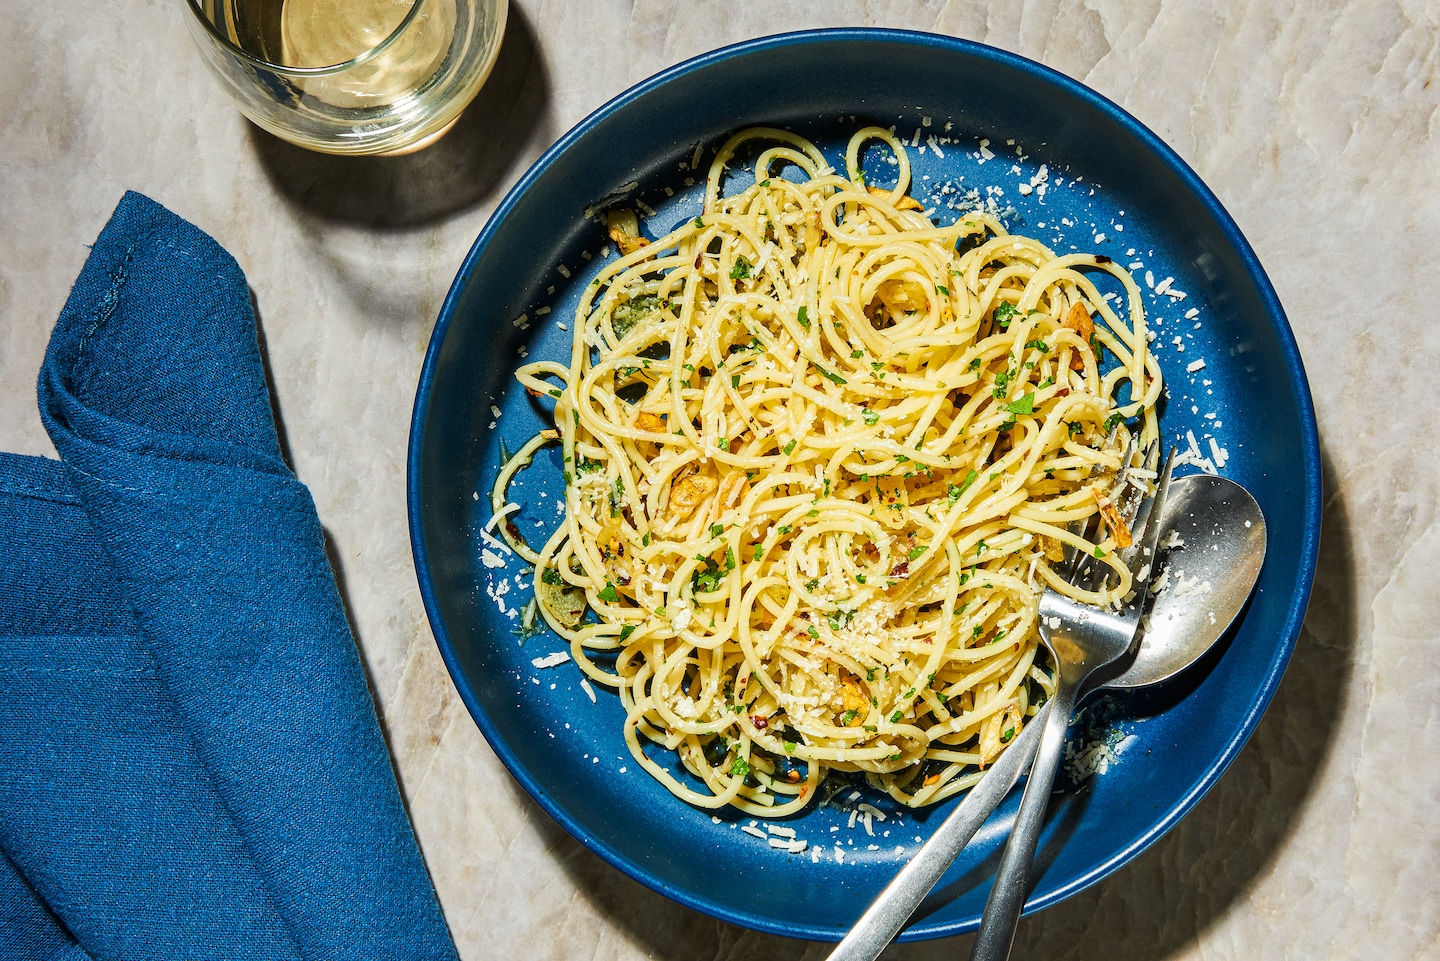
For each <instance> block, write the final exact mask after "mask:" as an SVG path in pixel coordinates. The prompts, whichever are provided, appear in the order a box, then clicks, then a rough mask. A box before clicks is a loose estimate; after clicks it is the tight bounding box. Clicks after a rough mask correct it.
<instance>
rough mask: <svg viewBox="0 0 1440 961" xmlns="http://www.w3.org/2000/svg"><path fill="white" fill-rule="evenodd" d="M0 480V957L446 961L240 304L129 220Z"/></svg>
mask: <svg viewBox="0 0 1440 961" xmlns="http://www.w3.org/2000/svg"><path fill="white" fill-rule="evenodd" d="M39 398H40V412H41V417H42V419H43V421H44V423H45V427H46V429H47V430H48V431H49V433H50V436H51V438H52V440H53V442H54V444H55V448H56V450H57V451H58V453H59V455H60V459H59V460H58V461H57V460H51V459H48V458H37V457H22V456H18V455H14V454H0V958H24V959H27V961H29V959H35V958H45V959H57V961H58V959H66V961H70V959H86V958H95V959H107V961H109V959H115V961H130V959H149V958H155V959H160V958H164V959H197V961H198V959H231V958H234V959H241V958H244V959H246V961H256V959H262V961H264V959H277V961H278V959H306V961H313V959H351V958H353V959H357V961H358V959H365V961H379V959H405V961H430V959H436V961H439V959H446V961H453V959H454V958H455V956H456V955H455V949H454V947H453V945H452V944H451V941H450V938H449V934H448V932H447V931H446V928H445V924H444V921H443V919H442V917H441V914H440V909H439V905H438V904H437V902H436V900H435V895H434V891H433V889H432V887H431V885H430V880H429V877H428V875H427V874H426V872H425V867H424V864H423V862H422V860H421V858H420V853H419V850H418V848H417V846H416V843H415V837H414V834H413V833H412V831H411V828H410V824H409V821H408V820H407V818H406V815H405V811H404V808H403V806H402V804H401V800H400V794H399V790H398V788H397V785H396V782H395V776H394V772H393V770H392V769H391V766H390V759H389V756H388V754H387V753H386V750H385V745H384V742H383V740H382V737H381V733H380V729H379V725H378V724H377V721H376V717H375V710H374V706H373V704H372V702H371V699H370V694H369V691H368V689H367V686H366V681H365V676H364V672H363V670H362V668H361V664H360V660H359V657H358V656H357V652H356V650H355V646H354V642H353V640H352V638H351V635H350V629H349V626H348V623H347V621H346V618H345V612H344V609H343V607H342V605H341V601H340V596H339V593H338V591H337V589H336V586H335V580H334V577H333V574H332V572H331V569H330V566H329V562H328V560H327V557H326V553H325V548H324V543H323V540H322V531H321V527H320V522H319V519H318V517H317V516H316V512H315V506H314V503H313V501H312V500H311V498H310V494H309V491H308V490H307V489H306V488H305V486H304V485H302V484H301V483H300V482H299V481H298V480H296V478H295V477H294V475H293V474H292V473H291V471H290V470H289V468H288V467H287V466H286V465H285V462H284V460H283V458H282V456H281V451H280V445H279V442H278V439H277V435H276V430H275V423H274V419H273V415H272V411H271V407H270V397H269V393H268V391H267V389H266V385H265V377H264V371H263V368H262V365H261V358H260V352H259V348H258V346H257V343H256V328H255V319H254V315H253V312H252V310H251V305H250V298H249V289H248V287H247V286H246V283H245V277H244V274H243V273H242V272H241V271H240V268H239V266H238V265H237V264H236V263H235V261H234V260H233V259H232V258H231V257H230V256H229V254H227V253H226V252H225V251H224V250H223V249H222V248H221V247H220V246H219V245H217V244H216V243H215V242H214V241H213V240H211V239H210V238H209V237H208V236H206V235H205V234H204V233H202V232H201V231H200V230H198V229H196V228H195V227H194V226H192V225H190V224H189V223H186V222H185V221H184V220H181V219H180V218H178V217H176V216H175V215H174V214H172V213H170V212H169V211H168V210H166V209H165V208H163V207H161V206H160V205H158V204H156V203H155V202H153V201H151V200H149V199H148V198H146V197H143V196H141V195H139V194H135V193H127V194H126V195H125V197H124V199H123V200H122V201H121V202H120V205H119V207H118V208H117V209H116V211H115V214H114V216H113V217H112V219H111V221H110V223H109V224H108V225H107V226H106V228H105V230H104V232H103V233H101V235H100V237H99V238H98V239H97V240H96V242H95V245H94V248H93V250H92V253H91V255H90V258H89V260H88V262H87V263H86V265H85V267H84V269H83V270H82V271H81V274H80V277H79V279H78V280H77V281H76V283H75V286H74V289H73V290H72V291H71V295H70V299H69V301H68V303H67V304H66V305H65V308H64V310H63V312H62V313H61V315H60V319H59V321H58V322H57V323H56V325H55V330H54V333H53V335H52V337H51V341H50V346H49V350H48V352H47V354H46V357H45V361H44V366H43V368H42V370H41V372H40V381H39Z"/></svg>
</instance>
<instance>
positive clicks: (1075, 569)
mask: <svg viewBox="0 0 1440 961" xmlns="http://www.w3.org/2000/svg"><path fill="white" fill-rule="evenodd" d="M1119 429H1120V428H1119V427H1118V426H1116V427H1112V428H1110V433H1109V434H1107V435H1106V438H1105V439H1106V441H1107V446H1108V442H1109V441H1111V440H1114V438H1115V434H1116V432H1118V431H1119ZM1154 443H1155V442H1154V441H1151V446H1150V447H1148V448H1146V451H1145V460H1144V461H1142V463H1145V462H1148V461H1149V459H1150V454H1151V449H1152V448H1153V447H1154ZM1138 444H1139V437H1138V436H1137V435H1135V434H1131V435H1130V436H1129V437H1128V438H1127V439H1126V441H1125V448H1124V449H1123V450H1122V451H1121V452H1120V469H1119V470H1118V471H1116V472H1115V476H1116V477H1117V478H1119V479H1120V481H1121V483H1123V482H1124V479H1125V478H1126V476H1127V475H1128V474H1129V472H1130V468H1131V464H1130V461H1132V460H1133V459H1134V458H1135V448H1136V446H1137V445H1138ZM1099 471H1100V467H1099V465H1098V464H1097V465H1096V466H1095V467H1093V468H1092V469H1091V471H1090V473H1091V475H1092V476H1093V475H1094V474H1096V473H1099ZM1092 522H1094V523H1099V521H1098V518H1090V519H1087V520H1081V521H1076V522H1075V523H1074V524H1073V525H1071V528H1070V529H1071V531H1073V532H1074V533H1076V534H1081V535H1083V534H1084V533H1085V532H1086V531H1087V530H1089V528H1090V524H1091V523H1092ZM1087 560H1088V558H1087V557H1085V556H1084V555H1083V554H1081V553H1080V552H1079V551H1078V550H1076V549H1075V548H1073V547H1071V546H1070V545H1069V544H1066V545H1065V559H1064V560H1063V561H1061V567H1060V576H1061V577H1063V578H1065V580H1067V581H1069V582H1070V583H1072V584H1075V583H1078V582H1079V580H1078V579H1079V578H1080V576H1081V574H1082V573H1083V571H1084V570H1085V568H1086V567H1087V565H1086V561H1087Z"/></svg>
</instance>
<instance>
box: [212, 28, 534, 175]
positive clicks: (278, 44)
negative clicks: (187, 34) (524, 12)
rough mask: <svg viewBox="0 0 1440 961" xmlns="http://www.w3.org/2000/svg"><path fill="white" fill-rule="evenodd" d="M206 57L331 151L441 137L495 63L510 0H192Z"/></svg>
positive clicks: (240, 94) (295, 137) (238, 90)
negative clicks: (508, 0)
mask: <svg viewBox="0 0 1440 961" xmlns="http://www.w3.org/2000/svg"><path fill="white" fill-rule="evenodd" d="M189 2H190V9H191V12H192V13H193V14H194V16H193V17H191V18H190V20H189V22H190V30H191V34H192V36H194V38H195V41H196V43H197V44H198V45H199V47H200V50H201V52H202V54H204V57H205V63H206V66H208V67H209V68H210V71H211V72H212V73H213V74H214V75H215V77H216V79H217V80H219V82H220V86H221V87H222V88H224V90H225V92H226V93H228V94H229V95H230V97H231V99H233V100H234V101H235V103H236V104H237V105H238V106H239V107H240V110H241V111H242V112H243V113H244V114H245V116H247V117H249V118H250V119H251V120H252V121H254V122H255V123H256V124H257V125H259V126H260V127H262V128H264V129H265V130H268V131H270V132H271V133H273V134H274V135H275V136H277V137H280V138H282V139H284V140H288V141H290V142H291V143H294V144H298V145H300V146H302V147H307V148H309V149H311V150H319V151H323V152H325V153H334V154H399V153H407V152H409V151H412V150H418V149H420V148H421V147H424V146H425V145H427V144H429V143H431V142H433V141H434V140H436V139H438V138H439V137H441V136H442V135H443V134H444V133H445V131H447V130H449V129H450V127H451V126H453V125H454V123H455V121H456V120H457V119H459V117H460V114H461V112H462V111H463V110H464V109H465V107H466V106H467V105H468V104H469V103H470V101H471V100H472V99H473V98H474V96H475V94H476V92H477V91H479V89H480V86H481V85H482V84H483V83H484V82H485V78H486V77H487V76H489V74H490V69H491V68H492V67H493V66H494V65H495V57H496V55H497V54H498V53H499V50H500V38H501V37H502V35H503V34H504V32H505V15H506V12H507V0H189Z"/></svg>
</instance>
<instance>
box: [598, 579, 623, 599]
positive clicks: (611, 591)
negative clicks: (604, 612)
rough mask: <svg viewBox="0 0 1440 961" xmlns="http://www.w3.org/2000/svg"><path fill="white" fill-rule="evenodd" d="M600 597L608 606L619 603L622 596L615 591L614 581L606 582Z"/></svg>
mask: <svg viewBox="0 0 1440 961" xmlns="http://www.w3.org/2000/svg"><path fill="white" fill-rule="evenodd" d="M599 597H600V600H602V601H605V602H606V603H608V604H614V603H616V602H617V601H619V600H620V595H619V593H617V592H616V590H615V583H614V582H613V581H606V582H605V586H604V588H602V589H601V591H600V594H599Z"/></svg>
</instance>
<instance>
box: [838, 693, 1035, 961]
mask: <svg viewBox="0 0 1440 961" xmlns="http://www.w3.org/2000/svg"><path fill="white" fill-rule="evenodd" d="M1040 710H1041V712H1046V711H1048V708H1045V707H1042V708H1040ZM1043 729H1044V724H1043V719H1041V718H1039V717H1037V718H1036V723H1033V724H1030V725H1027V726H1026V727H1025V729H1024V730H1023V731H1021V732H1020V736H1019V737H1018V738H1016V739H1015V743H1013V744H1011V745H1010V746H1009V747H1008V748H1006V749H1005V753H1004V754H1001V755H1000V757H999V759H998V760H996V761H995V763H994V764H993V765H991V767H990V770H988V771H986V772H985V776H984V777H983V778H981V779H980V781H979V783H977V784H976V785H975V786H974V787H972V788H971V789H970V790H969V791H968V792H967V793H966V795H965V799H964V800H963V801H961V802H960V804H959V805H958V806H956V808H955V810H953V811H951V812H950V815H949V816H948V817H947V818H945V820H944V821H943V822H941V824H940V827H939V828H937V829H936V830H935V833H934V834H932V835H931V836H930V840H928V841H926V842H925V844H924V846H923V847H921V848H920V850H919V851H917V852H916V853H915V856H914V857H913V858H911V859H910V861H909V862H908V863H907V864H906V865H905V867H903V868H901V869H900V873H899V874H897V875H895V879H894V880H893V881H891V882H890V883H889V884H888V885H886V887H885V890H884V891H881V892H880V896H879V897H878V898H876V899H875V901H874V902H873V903H872V904H871V905H870V907H869V909H867V910H866V912H865V913H864V915H862V916H861V918H860V920H859V921H856V922H855V926H854V927H853V928H851V929H850V933H849V934H847V935H845V940H843V941H841V942H840V944H839V945H837V946H836V948H835V950H834V951H832V952H831V953H830V957H829V958H828V959H827V961H875V959H876V958H877V957H879V955H880V952H881V951H883V950H885V946H886V945H888V944H889V943H890V939H892V938H893V937H895V935H896V934H898V933H899V932H900V929H901V928H902V927H904V926H905V922H906V921H908V920H910V915H912V914H914V913H915V909H916V908H917V907H919V905H920V902H921V901H922V900H924V898H925V895H927V894H929V893H930V889H931V888H933V887H934V886H935V883H936V882H937V881H939V880H940V878H941V877H942V876H943V875H944V874H945V872H946V871H947V870H949V868H950V865H951V864H953V863H954V862H955V858H956V856H958V855H959V854H960V852H961V851H962V850H963V849H964V848H965V845H967V844H969V843H970V839H971V838H973V837H974V836H975V832H976V831H978V830H980V826H981V825H982V824H984V823H985V820H986V819H987V818H988V817H990V813H991V812H992V811H994V810H995V808H996V807H997V806H998V805H999V804H1000V802H1001V801H1003V800H1004V799H1005V795H1007V794H1009V793H1010V789H1011V788H1012V787H1014V786H1015V782H1016V781H1018V780H1020V775H1021V774H1022V773H1023V772H1024V770H1025V768H1026V767H1027V766H1028V765H1029V763H1030V762H1031V761H1033V760H1034V759H1035V751H1036V750H1037V749H1038V748H1039V746H1040V739H1039V737H1038V735H1039V734H1040V732H1041V731H1042V730H1043Z"/></svg>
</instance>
